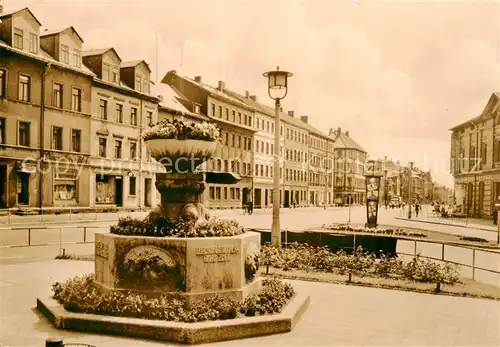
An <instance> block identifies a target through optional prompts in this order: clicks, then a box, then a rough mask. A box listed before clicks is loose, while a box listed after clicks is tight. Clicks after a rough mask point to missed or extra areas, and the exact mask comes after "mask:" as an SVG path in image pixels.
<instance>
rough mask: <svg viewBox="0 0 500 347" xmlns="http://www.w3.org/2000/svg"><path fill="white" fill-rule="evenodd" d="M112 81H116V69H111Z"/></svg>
mask: <svg viewBox="0 0 500 347" xmlns="http://www.w3.org/2000/svg"><path fill="white" fill-rule="evenodd" d="M111 77H112V81H113V83H118V71H117V70H116V69H113V73H112V76H111Z"/></svg>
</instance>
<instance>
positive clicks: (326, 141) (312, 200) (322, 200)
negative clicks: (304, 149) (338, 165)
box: [303, 116, 334, 206]
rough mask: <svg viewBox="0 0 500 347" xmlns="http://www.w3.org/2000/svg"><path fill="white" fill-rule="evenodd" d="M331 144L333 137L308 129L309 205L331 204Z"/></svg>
mask: <svg viewBox="0 0 500 347" xmlns="http://www.w3.org/2000/svg"><path fill="white" fill-rule="evenodd" d="M303 117H304V116H303ZM306 123H307V118H306ZM333 144H334V141H333V139H331V138H330V137H329V136H327V135H326V134H323V133H321V132H319V131H316V130H315V129H310V132H309V144H308V145H309V160H308V164H309V205H310V206H320V205H330V204H333V177H332V173H333V160H332V157H333V156H332V150H333V148H334V146H333Z"/></svg>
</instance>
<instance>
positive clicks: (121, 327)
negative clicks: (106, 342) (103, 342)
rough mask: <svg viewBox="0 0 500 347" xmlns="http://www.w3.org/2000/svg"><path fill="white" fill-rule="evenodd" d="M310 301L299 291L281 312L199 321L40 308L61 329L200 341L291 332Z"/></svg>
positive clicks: (42, 303) (40, 303)
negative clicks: (170, 320) (128, 316)
mask: <svg viewBox="0 0 500 347" xmlns="http://www.w3.org/2000/svg"><path fill="white" fill-rule="evenodd" d="M309 302H310V298H309V296H306V295H301V294H296V295H295V296H294V297H293V298H292V299H291V301H290V302H289V303H288V305H287V306H286V307H285V308H284V309H283V311H282V312H281V313H278V314H274V315H267V316H256V317H242V318H236V319H229V320H218V321H209V322H199V323H181V322H169V321H160V320H150V319H140V318H125V317H115V316H104V315H96V314H86V313H73V312H69V311H66V309H64V307H63V306H62V305H61V304H59V303H58V302H57V301H56V300H55V299H53V298H50V297H44V298H37V309H38V310H39V311H40V312H41V313H42V314H43V315H44V316H45V317H46V318H47V319H48V321H49V322H50V323H51V324H52V325H53V326H54V327H55V328H57V329H65V330H75V331H81V332H87V333H91V332H93V333H105V334H110V335H121V336H131V337H140V338H146V339H152V340H166V341H172V342H181V343H185V344H199V343H210V342H218V341H226V340H235V339H242V338H249V337H256V336H264V335H271V334H278V333H285V332H289V331H291V330H292V329H293V328H294V326H295V325H296V324H297V323H298V321H299V320H300V318H301V316H302V314H303V313H304V312H305V311H306V309H307V307H308V306H309Z"/></svg>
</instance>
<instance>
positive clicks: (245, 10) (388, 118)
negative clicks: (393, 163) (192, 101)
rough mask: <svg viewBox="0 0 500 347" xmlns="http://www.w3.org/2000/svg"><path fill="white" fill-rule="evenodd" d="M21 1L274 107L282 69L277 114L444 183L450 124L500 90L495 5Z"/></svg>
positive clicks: (161, 65)
mask: <svg viewBox="0 0 500 347" xmlns="http://www.w3.org/2000/svg"><path fill="white" fill-rule="evenodd" d="M25 6H28V7H29V8H30V9H31V10H32V12H33V13H34V14H35V16H36V17H37V18H38V19H39V20H40V22H42V25H43V27H42V28H43V29H58V28H64V27H67V26H70V25H72V26H74V27H75V29H76V30H77V31H78V33H79V34H80V35H81V36H82V38H83V40H84V47H85V48H86V49H88V48H105V47H114V48H115V49H116V50H117V52H118V54H119V55H120V56H121V58H122V59H123V60H124V61H127V60H138V59H141V60H142V59H144V60H146V61H147V62H148V63H149V64H150V66H151V68H152V70H153V74H152V79H153V80H155V79H156V77H157V78H158V80H161V79H162V77H163V76H164V75H165V74H166V73H167V72H168V71H170V70H176V71H177V72H178V73H179V74H181V75H186V76H189V77H194V76H202V78H203V82H205V83H208V84H211V85H214V86H215V85H217V83H218V81H219V80H222V81H224V82H225V83H226V86H227V87H228V88H230V89H232V90H235V91H238V92H242V93H244V92H245V91H246V90H248V91H249V92H250V93H251V94H255V95H257V97H258V100H259V101H261V102H264V103H268V104H269V105H272V100H271V99H270V98H269V96H268V95H267V81H266V79H265V78H264V77H263V76H262V73H263V72H265V71H268V70H273V69H275V68H276V66H280V69H281V70H287V71H290V72H292V73H293V74H294V75H293V77H291V78H290V80H289V92H288V96H287V97H286V98H285V99H284V100H283V101H282V105H283V108H284V110H285V111H288V110H294V111H295V114H296V115H299V116H300V115H308V116H309V123H310V124H312V125H313V126H315V127H316V128H318V129H320V130H322V131H324V132H325V133H327V132H328V129H329V128H334V129H336V128H339V127H341V128H342V129H343V130H348V131H349V133H350V136H351V137H352V138H354V139H355V140H356V141H357V142H358V143H359V144H360V145H361V146H362V147H363V148H365V149H366V150H367V152H368V153H369V156H370V157H371V158H383V157H385V156H387V157H388V158H392V159H394V160H400V161H401V163H407V162H408V161H413V162H415V166H416V167H418V168H421V169H424V170H431V173H432V176H433V179H434V180H435V181H437V182H438V183H441V184H446V185H448V186H450V187H451V186H452V185H453V178H452V176H451V175H450V174H449V157H450V136H451V133H450V131H449V129H450V128H451V127H453V126H454V125H457V124H459V123H461V122H463V121H465V120H467V119H470V118H472V117H475V116H478V115H479V114H480V113H481V112H482V110H483V109H484V107H485V106H486V103H487V102H488V100H489V98H490V96H491V94H492V93H493V92H500V1H481V0H475V1H473V0H471V1H451V0H450V1H446V0H442V1H439V2H438V1H375V0H373V1H363V0H357V1H355V0H349V1H348V0H322V1H320V0H307V1H306V0H302V1H296V0H286V1H282V0H248V1H244V0H206V1H201V0H198V1H195V0H182V1H174V0H163V1H160V0H142V1H126V0H122V1H117V0H107V1H105V0H101V1H95V0H87V1H83V0H79V1H76V0H75V1H74V0H59V1H57V0H52V1H49V0H4V10H5V11H9V10H13V9H18V8H22V7H25Z"/></svg>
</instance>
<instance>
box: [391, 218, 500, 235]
mask: <svg viewBox="0 0 500 347" xmlns="http://www.w3.org/2000/svg"><path fill="white" fill-rule="evenodd" d="M395 218H396V219H402V220H408V221H414V222H421V223H427V224H440V225H448V226H454V227H462V228H469V229H477V230H483V231H491V232H495V233H496V232H497V231H498V228H497V226H496V225H493V222H490V223H489V225H487V224H486V223H482V224H481V223H480V222H478V221H480V220H478V219H472V218H471V219H468V221H467V223H465V222H464V221H461V220H457V219H451V218H450V219H446V218H441V217H431V216H427V217H426V216H418V217H416V216H415V215H414V214H412V216H411V219H408V217H395Z"/></svg>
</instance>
